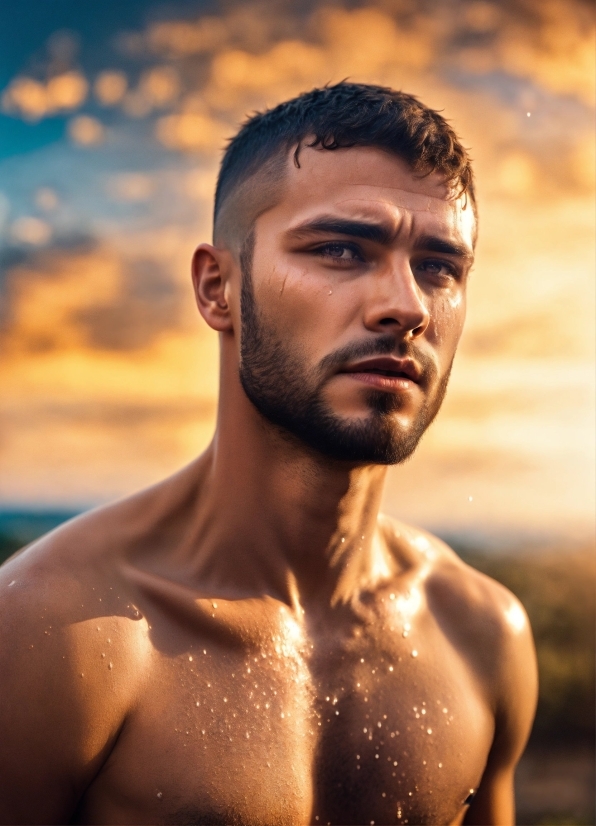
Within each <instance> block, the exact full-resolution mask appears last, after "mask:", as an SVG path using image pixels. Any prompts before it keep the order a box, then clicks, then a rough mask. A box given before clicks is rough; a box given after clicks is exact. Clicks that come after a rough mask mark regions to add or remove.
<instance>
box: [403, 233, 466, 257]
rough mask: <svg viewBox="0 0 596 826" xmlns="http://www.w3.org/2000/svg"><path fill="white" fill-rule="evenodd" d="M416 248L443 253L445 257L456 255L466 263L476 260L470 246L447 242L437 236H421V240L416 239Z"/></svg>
mask: <svg viewBox="0 0 596 826" xmlns="http://www.w3.org/2000/svg"><path fill="white" fill-rule="evenodd" d="M415 246H416V249H418V250H423V251H425V252H442V253H445V255H455V256H457V257H458V258H463V259H464V260H466V261H470V262H471V261H473V260H474V253H473V251H472V250H471V249H470V248H469V247H468V246H466V245H465V244H457V243H455V242H453V241H447V239H445V238H439V236H437V235H421V236H420V238H417V239H416V245H415Z"/></svg>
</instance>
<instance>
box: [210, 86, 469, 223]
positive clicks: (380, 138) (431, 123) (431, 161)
mask: <svg viewBox="0 0 596 826" xmlns="http://www.w3.org/2000/svg"><path fill="white" fill-rule="evenodd" d="M303 145H305V146H310V147H319V148H321V149H327V150H330V151H332V150H335V149H342V148H343V149H347V148H349V147H353V146H370V147H376V148H379V149H384V150H386V151H388V152H391V153H393V154H395V155H397V156H399V157H400V158H402V159H403V160H404V161H406V163H407V164H408V165H409V166H410V168H411V169H412V171H413V172H415V173H417V174H420V175H421V176H426V175H429V174H431V173H433V172H438V173H439V174H441V175H443V176H444V178H445V183H446V184H447V185H448V186H449V187H450V188H451V189H452V190H453V191H454V194H455V195H456V196H461V195H463V196H465V197H467V198H469V200H470V202H471V204H472V208H473V209H474V212H476V201H475V197H474V176H473V173H472V166H471V161H470V158H469V156H468V153H467V151H466V150H465V149H464V147H463V146H462V144H461V142H460V140H459V138H458V137H457V135H456V134H455V132H454V130H453V129H452V128H451V126H450V125H449V124H448V123H447V121H446V120H445V118H443V117H442V115H440V114H439V113H438V112H436V111H435V110H434V109H430V108H429V107H428V106H425V105H424V104H423V103H421V102H420V101H419V100H418V99H417V98H416V97H414V96H413V95H408V94H406V93H405V92H397V91H395V90H394V89H390V88H389V87H386V86H373V85H370V84H366V83H347V82H345V81H342V82H341V83H337V84H336V85H334V86H325V87H324V88H322V89H313V90H312V91H310V92H305V93H304V94H302V95H299V96H298V97H296V98H293V99H292V100H288V101H285V102H284V103H280V104H279V105H278V106H275V107H274V108H273V109H268V110H266V111H264V112H257V113H256V114H254V115H253V116H252V117H250V118H248V119H247V120H246V121H245V122H244V123H243V124H242V127H241V128H240V131H239V132H238V133H237V134H236V135H235V136H234V137H233V138H231V140H230V141H229V143H228V146H227V149H226V151H225V153H224V156H223V160H222V163H221V168H220V171H219V177H218V181H217V188H216V192H215V209H214V226H215V227H216V226H217V221H218V218H219V217H220V213H221V210H222V207H223V205H224V203H225V202H226V201H227V200H228V199H229V197H230V195H231V194H232V193H234V191H235V190H236V189H237V188H239V187H241V186H242V185H243V184H245V183H246V182H247V181H248V179H249V178H251V177H252V176H253V175H255V174H256V173H257V172H259V171H260V170H261V168H263V167H268V171H269V175H270V177H271V175H273V177H275V178H277V179H281V178H282V177H283V170H284V167H285V163H286V159H287V153H288V152H289V151H290V149H291V148H292V147H295V151H294V163H295V164H296V166H298V167H299V166H300V149H301V146H303Z"/></svg>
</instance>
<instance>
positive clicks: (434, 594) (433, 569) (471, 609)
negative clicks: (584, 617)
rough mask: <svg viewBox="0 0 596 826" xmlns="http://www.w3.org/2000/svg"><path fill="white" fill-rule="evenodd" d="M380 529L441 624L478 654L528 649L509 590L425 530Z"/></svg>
mask: <svg viewBox="0 0 596 826" xmlns="http://www.w3.org/2000/svg"><path fill="white" fill-rule="evenodd" d="M383 526H384V531H385V535H386V536H387V537H388V538H389V540H388V541H389V546H390V547H391V546H392V545H393V546H394V547H397V546H398V545H399V547H400V550H401V553H402V554H404V553H405V555H406V558H407V559H409V560H410V564H411V565H412V566H413V567H415V568H416V569H417V570H418V571H419V576H420V579H421V580H422V581H423V582H424V590H425V593H426V596H427V600H428V605H429V608H430V610H431V612H432V613H433V614H434V615H435V617H436V618H437V619H438V620H439V621H440V623H441V624H442V625H444V626H446V627H448V628H449V630H450V631H456V632H457V634H458V635H461V636H462V637H465V638H466V639H467V643H468V644H469V645H470V646H472V647H473V648H474V649H476V650H477V649H478V647H479V646H486V645H489V647H490V648H491V650H492V652H493V654H495V653H497V652H498V651H499V650H502V651H503V652H505V651H506V650H507V649H508V648H509V647H510V646H511V645H516V641H521V643H522V647H525V646H527V643H528V641H529V642H530V644H531V630H530V625H529V621H528V617H527V615H526V612H525V609H524V607H523V605H522V604H521V603H520V601H519V600H518V599H517V597H516V596H515V595H514V594H513V593H511V591H510V590H509V589H508V588H506V587H505V586H504V585H502V584H501V583H500V582H497V581H496V580H494V579H492V578H491V577H488V576H486V574H483V573H482V572H480V571H478V570H476V569H475V568H473V567H472V566H470V565H468V564H467V563H465V562H464V561H463V560H462V559H461V558H460V557H459V556H458V555H457V554H456V553H455V551H453V550H452V548H450V547H449V546H448V545H447V544H446V543H445V542H444V541H443V540H441V539H439V538H438V537H437V536H434V535H433V534H431V533H429V532H428V531H425V530H423V529H421V528H416V527H413V526H411V525H406V524H404V523H401V522H398V521H396V520H393V519H389V518H387V517H383Z"/></svg>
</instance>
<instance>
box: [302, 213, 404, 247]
mask: <svg viewBox="0 0 596 826" xmlns="http://www.w3.org/2000/svg"><path fill="white" fill-rule="evenodd" d="M311 232H321V233H329V234H331V235H351V236H352V237H353V238H363V239H364V240H366V241H375V242H376V243H378V244H390V243H391V241H393V239H394V237H395V232H394V230H393V228H389V227H388V226H387V225H386V224H379V223H376V222H368V221H351V220H350V219H348V218H336V217H335V216H331V215H329V216H327V215H323V216H321V217H320V218H315V219H313V220H312V221H305V222H304V223H303V224H299V225H298V226H297V227H294V228H293V229H291V230H290V231H289V234H290V235H306V234H308V233H311Z"/></svg>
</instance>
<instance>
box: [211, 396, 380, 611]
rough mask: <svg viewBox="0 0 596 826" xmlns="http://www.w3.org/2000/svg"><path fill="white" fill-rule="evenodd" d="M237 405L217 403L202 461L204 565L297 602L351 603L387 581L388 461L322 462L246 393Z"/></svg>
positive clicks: (238, 584)
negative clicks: (384, 500) (383, 524)
mask: <svg viewBox="0 0 596 826" xmlns="http://www.w3.org/2000/svg"><path fill="white" fill-rule="evenodd" d="M242 395H243V394H242ZM224 401H226V400H224ZM234 402H235V404H229V403H228V404H222V405H221V406H220V413H219V416H218V427H217V431H216V434H215V437H214V440H213V443H212V445H211V446H210V448H209V450H208V451H207V453H206V454H205V456H204V457H203V460H202V463H201V464H203V463H204V464H203V466H204V467H205V469H206V474H205V483H204V484H203V485H202V486H201V493H200V495H199V503H198V509H197V512H196V517H197V529H198V531H199V533H200V535H201V537H202V538H201V548H200V550H199V551H198V557H197V562H198V564H199V568H200V569H201V570H202V572H205V571H209V572H210V577H211V578H212V577H213V575H215V577H216V579H217V580H218V581H219V583H220V584H221V585H222V587H224V586H225V587H226V589H227V588H231V589H233V590H234V589H236V588H237V589H239V590H241V591H246V590H248V591H253V592H258V593H263V592H264V593H269V594H270V595H272V596H276V597H278V598H280V599H282V600H283V601H285V602H287V603H288V604H294V605H296V606H298V605H302V604H304V603H305V602H309V601H312V600H315V601H317V603H319V604H321V603H323V604H327V605H335V604H338V603H348V602H350V601H352V600H353V598H354V597H355V596H356V594H357V593H358V592H361V591H362V590H363V589H367V588H368V587H373V586H374V584H375V583H376V582H378V581H379V580H380V579H385V578H386V577H387V576H388V575H389V568H390V561H389V559H388V555H387V552H386V550H385V549H384V546H383V545H382V543H381V542H380V541H379V536H378V532H377V516H378V510H379V506H380V499H381V495H382V489H383V482H384V478H385V473H386V468H385V467H382V466H378V465H373V466H365V467H353V466H350V465H348V464H347V463H343V462H337V461H333V460H331V459H328V458H326V457H324V456H322V455H320V454H317V453H316V452H314V451H311V450H309V449H308V448H306V447H305V446H304V445H302V444H301V443H300V442H299V441H298V440H296V439H294V438H292V437H289V436H288V435H287V434H284V433H283V432H281V431H279V430H278V429H277V428H275V427H274V426H273V425H271V424H270V423H268V422H266V421H265V420H264V419H263V418H262V417H261V416H260V414H259V413H258V412H257V411H256V410H255V409H254V407H253V406H252V405H251V404H250V402H248V400H247V399H246V397H245V396H243V398H236V399H235V400H234ZM200 526H204V528H201V527H200ZM207 526H208V527H207Z"/></svg>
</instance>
